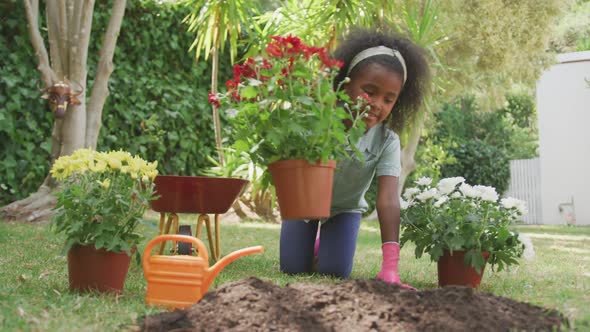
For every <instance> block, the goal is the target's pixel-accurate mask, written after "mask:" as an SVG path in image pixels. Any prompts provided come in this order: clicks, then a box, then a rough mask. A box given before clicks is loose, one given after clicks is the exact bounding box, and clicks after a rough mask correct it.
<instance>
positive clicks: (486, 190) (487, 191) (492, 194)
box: [473, 186, 498, 202]
mask: <svg viewBox="0 0 590 332" xmlns="http://www.w3.org/2000/svg"><path fill="white" fill-rule="evenodd" d="M473 189H475V191H476V192H477V197H480V198H481V199H482V200H484V201H488V202H497V201H498V193H497V192H496V188H494V187H489V186H474V187H473Z"/></svg>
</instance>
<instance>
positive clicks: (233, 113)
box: [225, 108, 238, 119]
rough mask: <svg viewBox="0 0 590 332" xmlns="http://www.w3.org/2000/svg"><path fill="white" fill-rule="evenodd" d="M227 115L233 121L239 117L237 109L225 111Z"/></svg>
mask: <svg viewBox="0 0 590 332" xmlns="http://www.w3.org/2000/svg"><path fill="white" fill-rule="evenodd" d="M225 114H226V115H227V117H228V118H229V119H233V118H235V117H236V116H237V115H238V110H237V109H235V108H229V109H227V110H226V111H225Z"/></svg>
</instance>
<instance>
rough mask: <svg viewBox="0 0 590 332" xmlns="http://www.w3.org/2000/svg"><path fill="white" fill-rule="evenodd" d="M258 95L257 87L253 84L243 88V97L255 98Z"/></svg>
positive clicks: (241, 95)
mask: <svg viewBox="0 0 590 332" xmlns="http://www.w3.org/2000/svg"><path fill="white" fill-rule="evenodd" d="M257 95H258V93H257V91H256V88H254V87H253V86H247V87H245V88H244V89H243V90H242V93H241V94H240V97H242V98H246V99H251V98H254V97H256V96H257Z"/></svg>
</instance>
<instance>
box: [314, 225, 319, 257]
mask: <svg viewBox="0 0 590 332" xmlns="http://www.w3.org/2000/svg"><path fill="white" fill-rule="evenodd" d="M319 252H320V231H319V230H318V234H317V235H316V237H315V243H314V245H313V256H314V257H318V253H319Z"/></svg>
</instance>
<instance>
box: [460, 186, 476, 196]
mask: <svg viewBox="0 0 590 332" xmlns="http://www.w3.org/2000/svg"><path fill="white" fill-rule="evenodd" d="M459 190H460V191H461V193H463V196H465V197H478V196H477V191H475V189H473V187H472V186H470V185H468V184H467V183H462V184H461V186H460V187H459Z"/></svg>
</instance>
